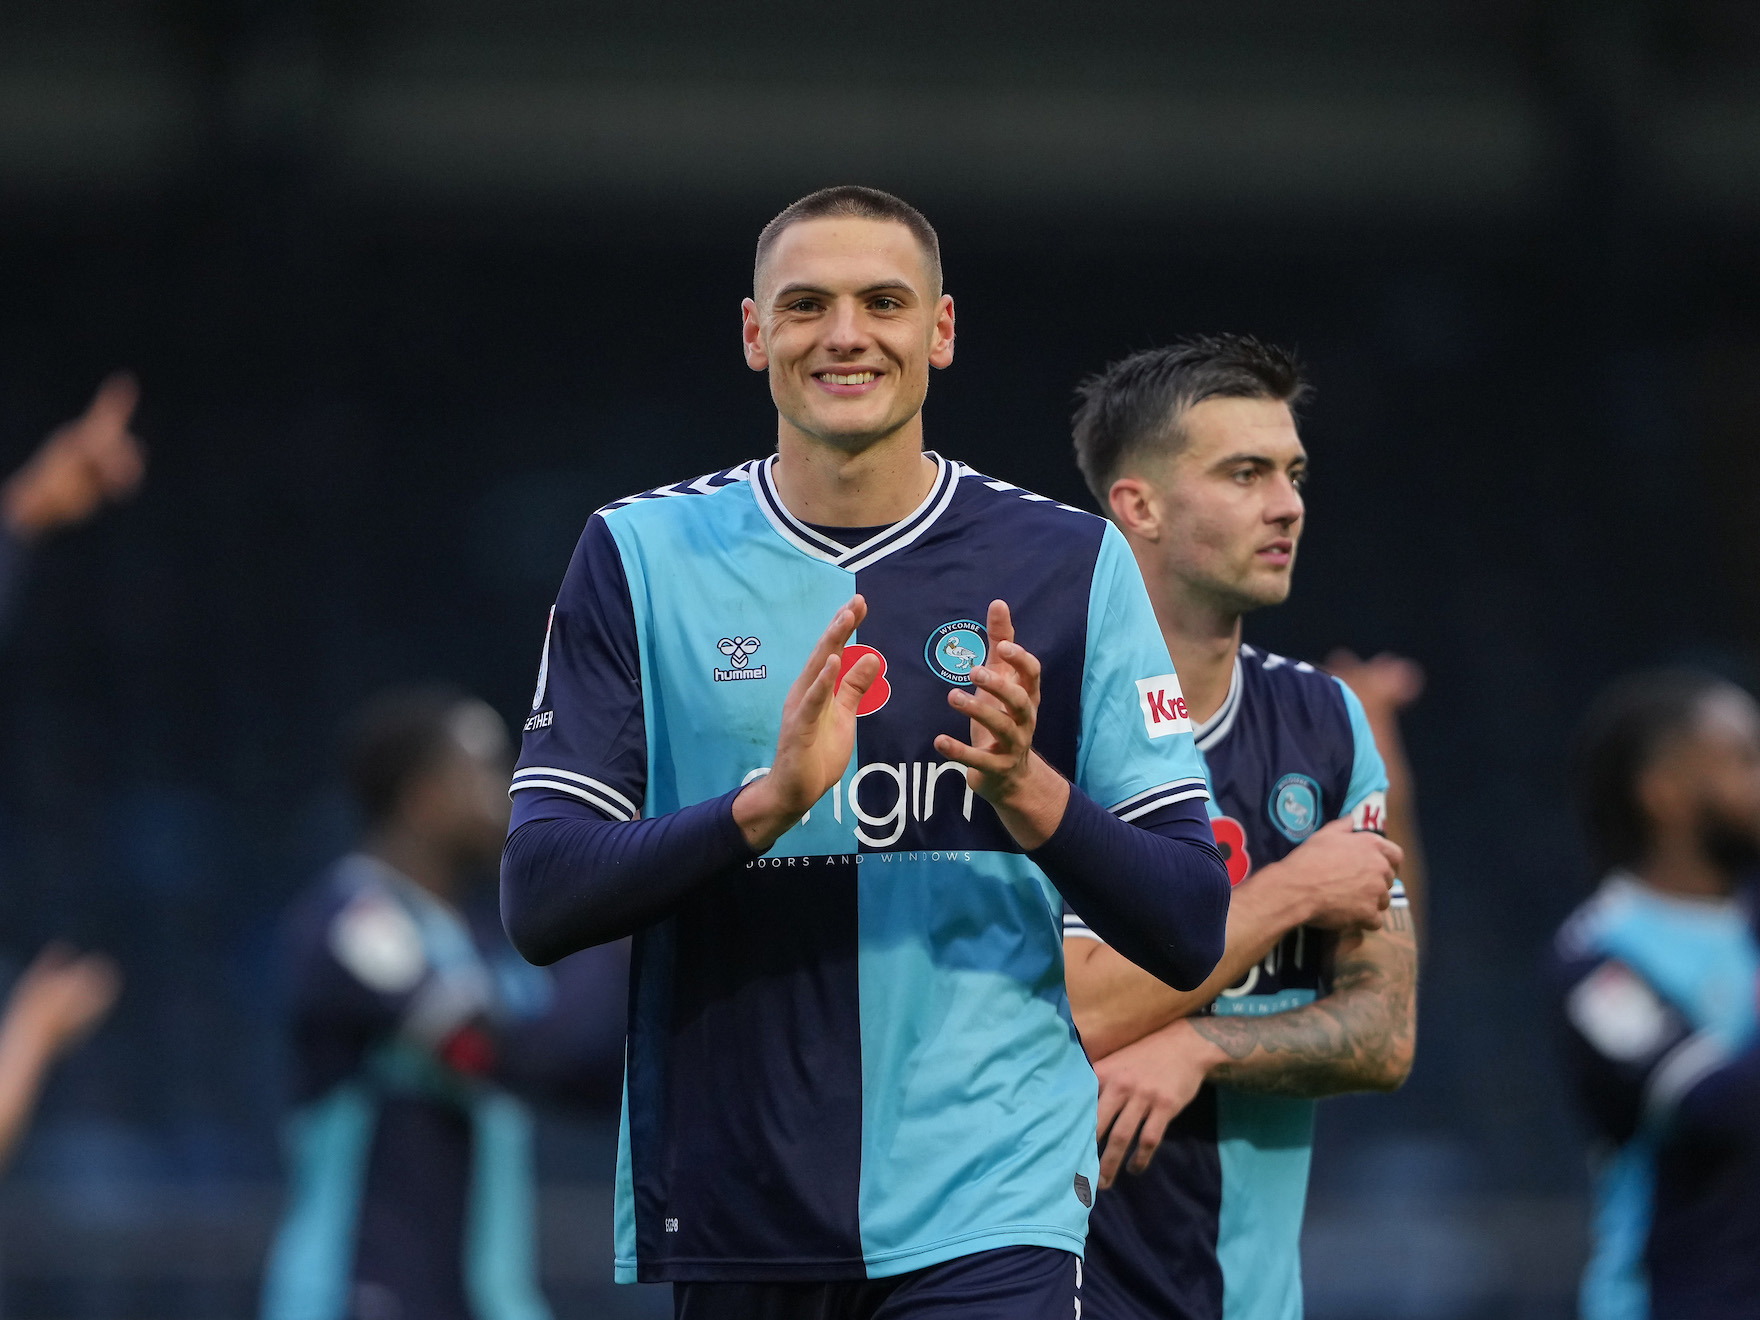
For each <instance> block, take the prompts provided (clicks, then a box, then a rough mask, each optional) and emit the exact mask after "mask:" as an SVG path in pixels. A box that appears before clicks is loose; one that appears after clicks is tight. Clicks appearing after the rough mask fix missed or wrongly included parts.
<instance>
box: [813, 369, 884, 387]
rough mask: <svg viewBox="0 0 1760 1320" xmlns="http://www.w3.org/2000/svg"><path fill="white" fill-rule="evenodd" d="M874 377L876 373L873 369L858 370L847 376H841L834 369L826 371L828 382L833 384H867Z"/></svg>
mask: <svg viewBox="0 0 1760 1320" xmlns="http://www.w3.org/2000/svg"><path fill="white" fill-rule="evenodd" d="M873 379H874V373H873V372H871V371H857V372H853V373H851V374H850V375H847V376H840V375H838V374H837V373H836V372H833V371H827V372H826V373H825V380H826V382H827V383H829V384H832V385H866V384H867V383H868V382H869V381H871V380H873Z"/></svg>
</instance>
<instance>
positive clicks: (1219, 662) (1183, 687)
mask: <svg viewBox="0 0 1760 1320" xmlns="http://www.w3.org/2000/svg"><path fill="white" fill-rule="evenodd" d="M1149 597H1150V599H1151V600H1152V601H1153V603H1154V605H1155V619H1156V622H1158V623H1159V624H1160V625H1161V636H1162V637H1163V638H1164V639H1166V642H1167V652H1168V654H1169V655H1171V656H1172V657H1173V669H1174V672H1175V673H1176V674H1178V675H1179V690H1180V692H1181V693H1182V694H1183V695H1184V696H1185V699H1186V707H1187V709H1189V710H1190V711H1191V713H1192V722H1193V723H1194V724H1202V723H1203V722H1204V721H1205V720H1207V719H1209V718H1210V717H1211V716H1212V715H1214V714H1215V713H1216V712H1217V711H1219V710H1221V709H1222V703H1223V702H1225V701H1227V700H1228V688H1229V684H1230V683H1232V682H1233V681H1234V658H1235V656H1236V655H1237V654H1238V653H1239V652H1240V649H1241V616H1240V615H1239V614H1238V613H1236V612H1234V611H1233V610H1229V609H1225V608H1223V607H1221V606H1219V605H1217V604H1216V603H1215V602H1213V601H1209V600H1205V599H1203V598H1201V597H1199V596H1197V595H1195V594H1193V593H1191V592H1188V591H1185V590H1182V589H1181V584H1176V583H1170V582H1160V583H1156V582H1151V583H1150V584H1149Z"/></svg>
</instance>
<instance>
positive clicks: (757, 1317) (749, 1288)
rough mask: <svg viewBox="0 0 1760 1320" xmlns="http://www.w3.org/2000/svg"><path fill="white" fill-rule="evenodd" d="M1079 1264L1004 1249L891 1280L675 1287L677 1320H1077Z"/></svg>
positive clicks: (1041, 1252) (1061, 1255)
mask: <svg viewBox="0 0 1760 1320" xmlns="http://www.w3.org/2000/svg"><path fill="white" fill-rule="evenodd" d="M1081 1288H1082V1263H1081V1261H1080V1260H1078V1259H1077V1258H1076V1256H1075V1255H1074V1254H1073V1253H1071V1252H1068V1251H1059V1250H1057V1249H1056V1248H1055V1247H1001V1248H998V1249H997V1250H995V1251H980V1252H978V1253H977V1254H975V1255H971V1256H961V1257H959V1258H958V1259H957V1260H949V1261H943V1262H942V1263H941V1264H939V1265H931V1266H929V1267H928V1268H927V1269H921V1270H913V1271H912V1272H911V1273H909V1274H896V1275H894V1276H893V1277H892V1278H890V1279H851V1280H847V1281H844V1282H839V1283H675V1284H673V1285H672V1314H673V1316H674V1317H675V1320H1079V1317H1080V1316H1081V1314H1082V1300H1081V1298H1082V1292H1081Z"/></svg>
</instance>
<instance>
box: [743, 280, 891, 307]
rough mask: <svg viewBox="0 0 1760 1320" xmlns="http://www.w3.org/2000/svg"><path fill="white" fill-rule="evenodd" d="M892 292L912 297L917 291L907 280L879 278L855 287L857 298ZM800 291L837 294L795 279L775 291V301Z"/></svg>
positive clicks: (792, 295) (824, 295)
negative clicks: (874, 281) (876, 281)
mask: <svg viewBox="0 0 1760 1320" xmlns="http://www.w3.org/2000/svg"><path fill="white" fill-rule="evenodd" d="M894 292H903V293H908V294H910V295H911V296H912V297H913V298H914V297H916V295H917V291H916V290H915V289H914V288H912V287H911V285H910V282H909V281H907V280H881V281H880V282H879V283H878V284H870V285H868V286H867V287H865V288H861V289H857V290H856V296H857V297H858V298H871V297H873V296H874V295H875V294H877V293H894ZM802 293H816V294H819V295H820V296H821V297H825V298H834V297H836V296H837V295H836V294H834V293H832V291H831V290H830V289H822V288H820V287H819V286H818V285H816V284H807V283H804V282H800V281H797V282H796V283H794V284H785V285H783V286H782V287H781V288H780V289H778V290H777V291H776V301H778V302H781V301H782V300H783V299H785V298H792V297H794V296H796V295H797V294H802Z"/></svg>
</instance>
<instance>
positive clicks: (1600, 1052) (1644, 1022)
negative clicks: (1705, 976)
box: [1562, 958, 1728, 1145]
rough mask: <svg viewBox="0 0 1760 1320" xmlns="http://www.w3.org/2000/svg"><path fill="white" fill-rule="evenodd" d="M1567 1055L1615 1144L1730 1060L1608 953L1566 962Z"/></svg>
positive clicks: (1586, 1102) (1664, 1117) (1657, 1120)
mask: <svg viewBox="0 0 1760 1320" xmlns="http://www.w3.org/2000/svg"><path fill="white" fill-rule="evenodd" d="M1562 1007H1563V1032H1564V1051H1565V1062H1566V1066H1567V1068H1568V1069H1569V1071H1570V1073H1571V1075H1572V1080H1573V1082H1574V1083H1575V1085H1576V1091H1577V1095H1578V1099H1579V1100H1580V1101H1581V1102H1582V1104H1583V1107H1584V1109H1585V1110H1586V1111H1587V1113H1588V1115H1589V1117H1590V1119H1591V1120H1592V1122H1593V1124H1594V1126H1595V1128H1596V1130H1597V1132H1598V1133H1599V1134H1600V1135H1601V1136H1602V1137H1603V1138H1605V1139H1606V1140H1607V1141H1609V1142H1611V1143H1613V1144H1615V1145H1620V1144H1623V1143H1624V1142H1627V1141H1629V1140H1631V1138H1632V1137H1633V1136H1635V1135H1636V1134H1637V1133H1638V1131H1639V1130H1640V1129H1644V1128H1654V1127H1660V1126H1662V1125H1664V1124H1666V1123H1667V1122H1669V1121H1670V1120H1671V1119H1672V1118H1673V1116H1674V1111H1675V1109H1676V1107H1677V1106H1678V1105H1679V1103H1680V1101H1681V1099H1682V1097H1684V1096H1685V1095H1687V1093H1688V1092H1689V1091H1692V1090H1693V1089H1694V1087H1696V1086H1697V1085H1698V1084H1699V1083H1700V1082H1702V1081H1704V1080H1705V1079H1706V1078H1707V1077H1708V1076H1709V1075H1710V1074H1712V1073H1713V1072H1716V1071H1717V1070H1718V1069H1720V1068H1722V1067H1723V1066H1724V1064H1725V1063H1726V1062H1728V1051H1727V1049H1726V1048H1725V1047H1724V1046H1723V1044H1722V1043H1721V1042H1719V1041H1717V1040H1715V1039H1714V1038H1713V1037H1712V1036H1711V1035H1710V1034H1709V1033H1706V1032H1695V1031H1694V1030H1693V1028H1692V1025H1691V1024H1690V1023H1689V1022H1688V1021H1687V1020H1686V1018H1685V1017H1684V1016H1683V1015H1682V1014H1681V1013H1680V1012H1679V1010H1677V1009H1676V1008H1675V1007H1674V1006H1673V1005H1672V1004H1670V1003H1669V1002H1668V1001H1667V1000H1666V999H1664V998H1663V997H1662V996H1661V995H1659V994H1657V992H1656V991H1655V989H1654V988H1653V987H1652V986H1651V985H1650V983H1649V982H1648V981H1646V980H1645V979H1644V978H1643V977H1642V976H1640V975H1639V974H1638V973H1637V972H1635V971H1633V970H1632V969H1631V968H1630V967H1628V966H1626V964H1624V963H1622V962H1620V961H1619V960H1617V959H1614V958H1594V959H1585V960H1582V961H1581V962H1578V963H1577V964H1575V965H1574V966H1572V967H1571V968H1569V969H1568V971H1567V974H1566V985H1565V990H1564V996H1563V1004H1562Z"/></svg>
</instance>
